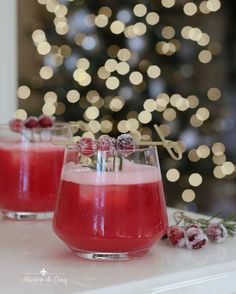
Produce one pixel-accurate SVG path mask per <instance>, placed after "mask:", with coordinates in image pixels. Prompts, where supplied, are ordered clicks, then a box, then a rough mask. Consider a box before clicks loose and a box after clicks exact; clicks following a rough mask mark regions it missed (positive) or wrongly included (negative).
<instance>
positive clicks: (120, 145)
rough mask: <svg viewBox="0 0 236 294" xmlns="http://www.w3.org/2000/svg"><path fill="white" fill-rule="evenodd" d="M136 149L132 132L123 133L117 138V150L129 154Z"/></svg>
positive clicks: (124, 154) (125, 154) (122, 153)
mask: <svg viewBox="0 0 236 294" xmlns="http://www.w3.org/2000/svg"><path fill="white" fill-rule="evenodd" d="M134 149H135V143H134V139H133V138H132V136H131V135H130V134H122V135H120V136H119V137H118V138H117V139H116V150H117V151H118V153H119V154H121V155H123V156H128V155H130V154H131V153H133V151H134Z"/></svg>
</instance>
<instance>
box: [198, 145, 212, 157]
mask: <svg viewBox="0 0 236 294" xmlns="http://www.w3.org/2000/svg"><path fill="white" fill-rule="evenodd" d="M196 152H197V155H198V156H199V158H207V157H208V156H209V155H210V153H211V150H210V148H209V147H208V146H207V145H200V146H199V147H198V148H197V151H196Z"/></svg>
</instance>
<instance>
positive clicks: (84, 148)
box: [77, 137, 96, 156]
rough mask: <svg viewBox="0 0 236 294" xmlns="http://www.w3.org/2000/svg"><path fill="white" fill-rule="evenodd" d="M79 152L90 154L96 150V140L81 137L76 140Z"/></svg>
mask: <svg viewBox="0 0 236 294" xmlns="http://www.w3.org/2000/svg"><path fill="white" fill-rule="evenodd" d="M77 146H78V149H79V152H80V153H81V154H82V155H84V156H91V155H93V154H94V152H95V151H96V142H95V141H94V140H93V139H91V138H86V137H83V138H81V139H80V140H79V141H78V142H77Z"/></svg>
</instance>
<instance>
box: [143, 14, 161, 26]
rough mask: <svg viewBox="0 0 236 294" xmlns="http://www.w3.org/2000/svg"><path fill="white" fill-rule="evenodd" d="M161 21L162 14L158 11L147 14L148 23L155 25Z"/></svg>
mask: <svg viewBox="0 0 236 294" xmlns="http://www.w3.org/2000/svg"><path fill="white" fill-rule="evenodd" d="M159 21H160V16H159V15H158V14H157V13H156V12H149V13H148V14H147V16H146V22H147V24H149V25H151V26H154V25H156V24H158V22H159Z"/></svg>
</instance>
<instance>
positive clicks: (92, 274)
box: [0, 209, 236, 294]
mask: <svg viewBox="0 0 236 294" xmlns="http://www.w3.org/2000/svg"><path fill="white" fill-rule="evenodd" d="M168 212H169V214H170V215H172V213H173V210H172V209H169V211H168ZM43 269H45V271H47V273H46V274H44V276H43V275H42V272H41V273H40V271H42V270H43ZM27 276H30V277H32V278H40V277H41V278H43V279H46V278H48V280H47V281H45V280H43V281H44V282H42V281H41V282H29V280H26V278H25V277H27ZM58 277H59V278H60V281H59V280H58ZM0 293H4V294H28V293H34V294H42V293H44V294H51V293H52V294H72V293H73V294H77V293H86V294H89V293H91V294H92V293H94V294H97V293H98V294H108V293H109V294H110V293H112V294H120V293H122V294H123V293H135V294H136V293H137V294H139V293H140V294H145V293H165V294H166V293H170V294H173V293H174V294H179V293H181V294H186V293H188V294H189V293H191V294H195V293H197V294H199V293H201V294H206V293H207V294H208V293H214V294H226V293H227V294H233V293H236V237H235V238H229V239H227V241H226V242H225V243H223V244H218V245H216V244H212V243H209V244H208V245H207V246H206V247H205V248H204V249H201V250H199V251H190V250H187V249H176V248H173V247H171V246H170V245H169V244H168V243H167V241H166V240H162V241H160V242H159V243H158V244H157V245H156V246H155V247H154V248H153V250H152V251H151V252H150V253H149V254H147V255H146V256H144V257H142V258H140V259H137V260H131V261H122V262H121V261H120V262H102V261H99V262H98V261H96V262H95V261H87V260H83V259H80V258H79V257H77V256H75V255H74V254H73V253H72V252H71V251H70V249H68V248H67V246H66V245H65V244H64V243H63V242H62V241H61V240H59V239H58V238H57V237H56V235H55V234H54V233H53V232H52V228H51V222H50V221H39V222H35V221H24V222H19V221H11V220H5V219H1V220H0Z"/></svg>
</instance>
